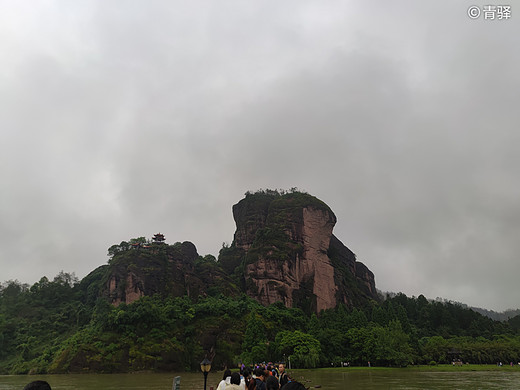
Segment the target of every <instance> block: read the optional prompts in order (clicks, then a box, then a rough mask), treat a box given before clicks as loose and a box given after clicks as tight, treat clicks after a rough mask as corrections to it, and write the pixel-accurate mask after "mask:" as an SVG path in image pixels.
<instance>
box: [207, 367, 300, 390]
mask: <svg viewBox="0 0 520 390" xmlns="http://www.w3.org/2000/svg"><path fill="white" fill-rule="evenodd" d="M280 389H283V390H305V386H303V385H302V384H301V383H299V382H297V381H295V380H293V379H292V378H291V377H289V375H287V372H285V365H284V364H283V363H280V364H278V365H274V364H272V363H268V364H259V365H257V366H255V367H246V366H245V365H243V364H242V366H241V367H240V371H237V372H231V370H225V371H224V375H223V377H222V380H221V381H220V383H219V384H218V386H217V388H216V390H280Z"/></svg>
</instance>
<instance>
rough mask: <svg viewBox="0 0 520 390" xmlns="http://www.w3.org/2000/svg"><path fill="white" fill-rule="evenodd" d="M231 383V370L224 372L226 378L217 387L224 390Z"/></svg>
mask: <svg viewBox="0 0 520 390" xmlns="http://www.w3.org/2000/svg"><path fill="white" fill-rule="evenodd" d="M230 383H231V370H226V371H224V376H223V377H222V380H221V381H220V383H219V384H218V386H217V390H224V389H225V388H226V385H229V384H230Z"/></svg>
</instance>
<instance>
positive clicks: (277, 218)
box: [219, 192, 377, 312]
mask: <svg viewBox="0 0 520 390" xmlns="http://www.w3.org/2000/svg"><path fill="white" fill-rule="evenodd" d="M233 216H234V219H235V222H236V225H237V230H236V233H235V239H234V242H233V244H232V246H231V247H230V248H229V249H227V250H223V251H221V256H220V258H219V260H220V261H221V263H222V265H223V267H224V268H227V269H228V272H231V271H232V270H233V269H236V267H238V266H240V264H242V265H243V269H244V271H243V276H244V280H245V288H246V292H247V294H248V295H249V296H251V297H252V298H255V299H256V300H258V301H259V302H261V303H262V304H265V305H268V304H271V303H274V302H278V301H281V302H283V303H284V304H285V305H286V306H288V307H301V308H303V309H304V310H307V311H310V312H319V311H321V310H323V309H329V308H333V307H335V306H336V305H337V304H338V303H340V302H341V303H345V304H347V305H348V306H357V305H359V304H361V303H363V302H365V301H367V300H369V299H375V300H377V293H376V289H375V281H374V275H373V274H372V272H370V270H369V269H368V268H367V267H366V266H365V265H363V264H361V263H359V262H356V259H355V255H354V254H353V253H352V252H351V251H350V250H349V249H348V248H347V247H346V246H345V245H343V244H342V243H341V241H339V240H338V239H337V238H336V237H334V235H333V234H332V230H333V228H334V225H335V223H336V217H335V215H334V213H333V212H332V211H331V210H330V208H329V207H328V206H327V205H326V204H325V203H323V202H321V201H319V200H318V199H316V198H315V197H312V196H310V195H307V194H302V193H290V194H284V195H280V194H276V193H272V192H271V193H268V194H266V193H260V194H258V193H257V194H250V195H248V196H246V198H245V199H243V200H242V201H240V202H239V203H238V204H236V205H235V206H233Z"/></svg>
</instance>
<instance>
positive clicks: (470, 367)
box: [289, 364, 520, 375]
mask: <svg viewBox="0 0 520 390" xmlns="http://www.w3.org/2000/svg"><path fill="white" fill-rule="evenodd" d="M315 370H319V371H324V372H327V371H328V372H349V371H395V370H397V371H399V370H400V371H439V372H457V371H515V372H520V365H518V364H513V366H510V365H509V364H504V365H502V366H498V365H496V364H463V365H461V366H454V365H452V364H437V365H434V366H430V365H414V366H407V367H373V366H372V367H325V368H316V369H315ZM306 371H309V370H308V369H293V370H290V371H289V372H291V373H297V374H300V375H303V374H304V373H305V372H306Z"/></svg>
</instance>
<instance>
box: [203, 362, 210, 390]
mask: <svg viewBox="0 0 520 390" xmlns="http://www.w3.org/2000/svg"><path fill="white" fill-rule="evenodd" d="M200 369H201V371H202V373H203V374H204V390H206V383H207V382H208V372H209V370H211V362H210V361H209V360H208V358H204V360H203V361H201V362H200Z"/></svg>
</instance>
